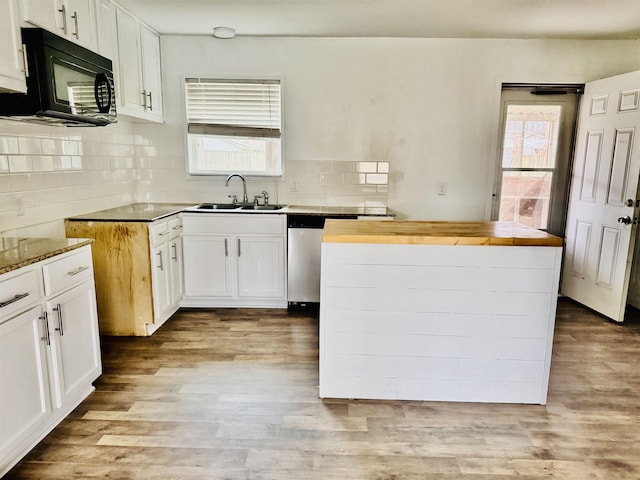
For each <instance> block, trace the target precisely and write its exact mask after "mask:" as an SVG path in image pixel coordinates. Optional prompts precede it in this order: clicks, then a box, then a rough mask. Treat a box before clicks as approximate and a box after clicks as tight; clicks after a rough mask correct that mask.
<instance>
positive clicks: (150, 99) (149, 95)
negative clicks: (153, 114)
mask: <svg viewBox="0 0 640 480" xmlns="http://www.w3.org/2000/svg"><path fill="white" fill-rule="evenodd" d="M147 97H149V111H152V110H153V98H152V97H151V92H149V93H147Z"/></svg>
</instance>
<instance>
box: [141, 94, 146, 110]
mask: <svg viewBox="0 0 640 480" xmlns="http://www.w3.org/2000/svg"><path fill="white" fill-rule="evenodd" d="M142 106H143V107H144V109H145V111H146V110H147V91H146V90H142Z"/></svg>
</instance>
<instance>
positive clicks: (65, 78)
mask: <svg viewBox="0 0 640 480" xmlns="http://www.w3.org/2000/svg"><path fill="white" fill-rule="evenodd" d="M22 43H23V44H24V48H25V57H26V59H25V62H26V68H25V71H26V79H27V92H26V93H24V94H23V93H0V116H2V117H8V118H11V119H14V120H23V121H28V122H36V123H47V124H55V125H62V126H103V125H109V124H110V123H114V122H115V121H116V102H115V91H114V84H113V67H112V63H111V60H109V59H108V58H105V57H103V56H101V55H98V54H97V53H95V52H92V51H90V50H87V49H86V48H84V47H81V46H79V45H76V44H75V43H72V42H70V41H68V40H65V39H64V38H60V37H59V36H57V35H55V34H53V33H50V32H48V31H46V30H43V29H40V28H24V29H22Z"/></svg>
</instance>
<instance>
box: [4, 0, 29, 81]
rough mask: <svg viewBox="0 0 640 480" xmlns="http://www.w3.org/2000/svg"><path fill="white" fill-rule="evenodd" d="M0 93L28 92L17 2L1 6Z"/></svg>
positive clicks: (7, 2) (13, 1)
mask: <svg viewBox="0 0 640 480" xmlns="http://www.w3.org/2000/svg"><path fill="white" fill-rule="evenodd" d="M0 45H2V48H0V91H9V92H26V91H27V85H26V83H25V73H24V57H23V55H22V40H21V38H20V20H19V16H18V2H17V0H8V1H5V2H3V3H2V6H0Z"/></svg>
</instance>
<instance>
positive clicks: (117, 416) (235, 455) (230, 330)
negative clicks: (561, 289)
mask: <svg viewBox="0 0 640 480" xmlns="http://www.w3.org/2000/svg"><path fill="white" fill-rule="evenodd" d="M102 341H103V344H102V347H103V357H104V375H103V376H102V377H101V378H100V379H99V380H98V382H97V383H96V392H95V393H93V394H92V395H91V396H90V397H89V398H88V399H87V400H86V401H85V402H84V403H83V404H82V405H81V406H80V407H79V408H78V409H76V411H75V412H74V413H73V414H72V415H71V416H70V417H68V418H67V419H66V420H65V421H64V422H63V423H62V424H60V426H59V427H58V428H56V430H54V431H53V432H52V433H51V434H50V435H49V436H48V437H47V438H46V439H45V440H44V441H43V442H42V443H41V444H40V445H38V446H37V447H36V448H35V449H34V450H33V451H32V452H31V453H30V454H29V455H28V456H27V457H26V458H25V459H24V460H23V461H22V462H21V463H20V464H18V465H17V466H16V468H14V469H13V470H12V471H11V472H10V473H9V474H8V475H7V477H6V478H11V479H65V480H66V479H70V478H106V479H118V480H121V479H181V480H192V479H219V480H222V479H230V480H231V479H233V480H236V479H245V480H248V479H251V480H298V479H322V480H342V479H344V480H351V479H359V480H392V479H393V480H400V479H409V480H414V479H482V480H488V479H501V480H504V479H509V478H515V477H517V478H519V479H534V478H535V479H537V478H547V477H553V478H560V479H580V480H586V479H606V480H619V479H640V317H637V316H636V317H635V318H631V319H630V321H629V322H628V323H626V324H625V325H623V326H620V325H616V324H613V323H611V322H608V321H606V320H604V319H603V318H601V317H599V316H597V315H594V314H592V313H590V312H588V311H586V310H585V309H583V308H581V307H579V306H577V305H575V304H574V303H572V302H570V301H567V300H561V301H560V304H559V308H558V317H557V327H556V335H555V347H554V356H553V362H552V370H551V385H550V394H549V403H548V405H547V406H539V405H537V406H536V405H533V406H532V405H497V404H463V403H436V402H382V401H343V400H325V401H321V400H319V399H318V398H317V396H318V395H317V394H318V391H317V385H318V360H317V357H318V336H317V318H316V317H315V316H313V315H308V314H301V313H287V312H286V311H282V310H234V309H229V310H207V311H204V310H184V311H181V312H179V313H178V314H177V315H175V316H174V317H173V318H172V319H171V320H170V321H169V322H168V323H167V324H166V325H165V326H164V327H162V328H161V329H160V330H159V331H158V332H157V333H155V334H154V335H153V337H151V338H116V337H105V338H103V339H102Z"/></svg>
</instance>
